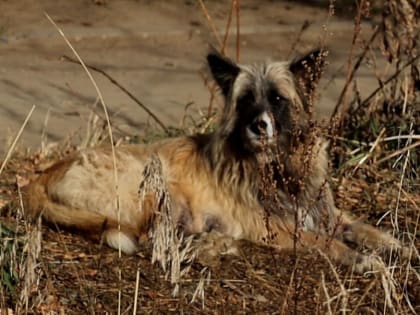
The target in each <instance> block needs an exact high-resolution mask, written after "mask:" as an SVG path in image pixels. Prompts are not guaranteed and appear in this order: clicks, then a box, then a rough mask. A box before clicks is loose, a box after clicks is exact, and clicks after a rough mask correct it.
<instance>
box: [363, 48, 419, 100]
mask: <svg viewBox="0 0 420 315" xmlns="http://www.w3.org/2000/svg"><path fill="white" fill-rule="evenodd" d="M419 58H420V55H417V56H415V57H413V58H411V59H410V60H409V61H407V63H406V64H405V65H403V66H402V67H401V68H400V69H398V71H396V72H395V73H394V74H393V75H392V76H390V77H389V78H388V79H387V80H386V81H384V82H383V83H382V85H381V86H379V87H378V88H376V89H375V90H374V91H373V92H372V93H371V94H370V95H369V96H368V97H367V98H366V99H365V100H364V101H363V103H362V104H361V105H360V106H361V107H364V106H366V105H367V104H368V103H369V102H370V101H371V99H372V98H373V97H374V96H375V95H376V94H377V93H378V92H379V91H380V90H382V89H383V88H384V87H385V86H386V85H387V84H388V83H390V82H392V81H393V80H395V79H397V78H398V76H399V75H400V73H401V72H402V71H403V70H404V69H405V68H407V67H409V66H411V65H412V64H413V63H415V62H416V61H417V59H419Z"/></svg>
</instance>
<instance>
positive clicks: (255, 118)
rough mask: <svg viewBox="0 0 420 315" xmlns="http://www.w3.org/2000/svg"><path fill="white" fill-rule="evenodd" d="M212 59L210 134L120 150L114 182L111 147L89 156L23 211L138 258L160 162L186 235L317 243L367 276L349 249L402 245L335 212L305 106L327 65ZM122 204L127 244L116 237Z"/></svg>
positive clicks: (46, 181)
mask: <svg viewBox="0 0 420 315" xmlns="http://www.w3.org/2000/svg"><path fill="white" fill-rule="evenodd" d="M207 60H208V63H209V67H210V70H211V72H212V74H213V77H214V79H215V81H216V82H217V83H218V85H219V87H220V89H221V91H222V94H223V96H224V98H225V107H224V110H223V114H222V119H221V122H220V125H219V126H218V128H216V130H215V131H214V132H212V133H209V134H197V135H193V136H186V137H180V138H175V139H166V140H163V141H159V142H157V143H154V144H149V145H124V146H120V147H117V148H116V159H117V161H116V164H117V171H118V183H117V185H115V182H114V177H113V163H112V155H111V151H110V148H95V149H86V150H83V151H81V152H79V153H77V154H75V155H74V156H71V157H69V158H67V159H64V160H62V161H59V162H58V163H57V164H55V165H54V166H53V167H51V168H50V169H48V170H46V171H45V172H44V173H43V174H42V175H40V176H39V177H38V179H36V180H35V181H34V182H32V183H31V184H30V185H29V186H28V187H27V189H26V191H25V211H26V212H27V214H28V215H30V216H37V215H40V214H41V215H42V216H43V217H44V219H45V220H46V221H48V222H51V223H53V224H58V225H59V226H63V227H67V228H70V229H73V230H76V231H80V232H83V233H86V234H88V235H90V236H91V237H94V238H97V239H100V238H103V239H105V240H106V241H107V243H108V245H110V246H111V247H114V248H117V247H118V246H119V245H120V246H121V249H122V251H124V252H126V253H133V252H135V251H136V250H137V248H138V240H139V239H140V238H143V237H145V236H147V232H148V229H149V227H151V226H153V220H154V217H155V214H156V210H157V202H158V201H157V200H155V199H156V198H155V195H154V194H150V195H146V196H143V197H144V200H143V201H142V206H141V207H139V206H138V202H139V196H138V188H139V184H140V183H141V182H142V180H143V177H142V176H143V175H142V174H143V171H144V167H145V165H146V163H147V161H148V160H149V158H150V157H151V156H152V155H155V156H156V157H157V158H158V159H159V161H160V162H161V174H162V176H163V177H164V179H165V183H166V186H167V190H168V192H169V195H170V199H171V202H172V204H171V207H170V209H171V211H172V213H171V216H172V217H171V219H172V222H174V224H175V225H176V226H177V227H178V228H179V229H182V230H183V231H184V233H185V234H201V233H204V234H206V235H207V234H208V233H211V232H214V233H216V234H220V235H223V236H229V237H232V238H233V239H246V240H250V241H253V242H257V243H264V244H269V245H271V246H273V247H275V248H279V249H281V248H292V247H294V246H297V247H302V246H303V247H315V248H318V249H321V250H323V251H325V252H326V253H327V254H328V255H329V256H330V257H331V258H332V259H334V260H336V261H339V262H341V263H344V264H346V265H349V266H351V265H354V267H355V269H356V271H359V272H361V271H363V270H367V269H372V268H374V267H375V264H376V260H375V259H372V258H370V257H369V256H364V255H362V254H360V253H358V252H356V251H355V250H352V249H350V248H349V247H348V246H347V245H346V244H345V243H344V242H345V241H350V242H354V243H357V244H359V245H366V246H368V247H370V248H371V249H388V250H389V249H391V248H396V249H401V248H402V247H401V245H400V243H399V242H398V241H397V240H396V239H394V238H392V237H391V236H388V235H387V234H385V233H383V232H380V231H379V230H377V229H375V228H374V227H372V226H369V225H366V224H363V223H360V222H353V221H352V220H350V219H349V217H348V216H346V215H345V214H344V213H342V212H340V211H339V210H337V209H336V208H335V206H334V201H333V197H332V194H331V190H330V188H329V185H328V172H327V170H328V157H327V153H326V142H325V141H324V140H323V139H322V138H320V137H319V136H318V135H317V133H316V130H315V129H314V128H313V126H311V123H310V108H309V107H310V106H309V105H308V99H310V98H311V95H312V92H313V86H314V83H316V80H317V78H318V77H319V71H318V70H319V69H317V68H320V67H322V65H323V59H322V55H321V54H320V53H319V52H314V53H312V54H310V55H308V56H305V57H304V58H302V59H300V60H298V61H296V62H293V63H289V62H272V63H261V64H255V65H250V66H242V65H237V64H235V63H234V62H233V61H231V60H229V59H227V58H225V57H223V56H221V55H219V54H218V53H216V52H211V53H209V55H208V56H207ZM116 186H117V187H118V191H115V187H116ZM267 195H268V196H267ZM117 198H118V201H119V202H116V200H117ZM117 205H118V206H119V210H120V224H121V226H120V230H121V233H122V236H123V237H121V235H118V230H116V229H117V227H118V220H117V218H118V206H117ZM140 209H141V210H140ZM117 236H118V242H116V240H117ZM117 243H118V246H117Z"/></svg>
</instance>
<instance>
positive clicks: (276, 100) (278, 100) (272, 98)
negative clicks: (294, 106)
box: [268, 90, 287, 107]
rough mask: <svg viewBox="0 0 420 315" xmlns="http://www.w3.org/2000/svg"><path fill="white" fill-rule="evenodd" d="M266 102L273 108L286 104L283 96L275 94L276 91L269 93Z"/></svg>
mask: <svg viewBox="0 0 420 315" xmlns="http://www.w3.org/2000/svg"><path fill="white" fill-rule="evenodd" d="M268 101H269V102H270V104H271V105H273V106H275V107H278V106H282V105H283V104H285V102H287V100H286V99H285V98H284V97H283V96H281V95H280V94H279V93H277V91H274V90H273V91H271V92H270V94H269V98H268Z"/></svg>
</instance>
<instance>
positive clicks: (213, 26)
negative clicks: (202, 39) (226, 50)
mask: <svg viewBox="0 0 420 315" xmlns="http://www.w3.org/2000/svg"><path fill="white" fill-rule="evenodd" d="M199 2H200V6H201V10H202V11H203V14H204V16H205V17H206V19H207V22H208V24H209V26H210V29H211V31H212V33H213V35H214V37H215V38H216V41H217V44H218V45H219V47H222V41H221V39H220V35H219V33H218V32H217V29H216V26H215V25H214V23H213V19H212V18H211V16H210V14H209V12H208V11H207V7H206V5H205V4H204V1H203V0H199Z"/></svg>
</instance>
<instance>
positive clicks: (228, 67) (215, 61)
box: [207, 47, 240, 97]
mask: <svg viewBox="0 0 420 315" xmlns="http://www.w3.org/2000/svg"><path fill="white" fill-rule="evenodd" d="M207 63H208V65H209V68H210V71H211V74H212V75H213V78H214V80H215V81H216V83H217V85H218V86H219V87H220V89H221V90H222V93H223V95H224V96H225V97H227V96H228V94H229V91H230V89H231V88H232V86H233V82H234V81H235V79H236V77H237V76H238V74H239V72H240V68H239V66H238V65H237V64H236V63H235V62H233V61H232V60H230V59H229V58H227V57H225V56H223V55H222V54H220V53H219V52H218V51H217V50H216V49H215V48H213V47H210V52H209V53H208V55H207Z"/></svg>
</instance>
